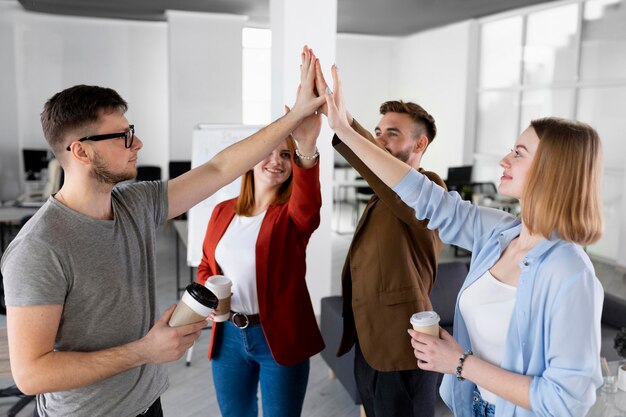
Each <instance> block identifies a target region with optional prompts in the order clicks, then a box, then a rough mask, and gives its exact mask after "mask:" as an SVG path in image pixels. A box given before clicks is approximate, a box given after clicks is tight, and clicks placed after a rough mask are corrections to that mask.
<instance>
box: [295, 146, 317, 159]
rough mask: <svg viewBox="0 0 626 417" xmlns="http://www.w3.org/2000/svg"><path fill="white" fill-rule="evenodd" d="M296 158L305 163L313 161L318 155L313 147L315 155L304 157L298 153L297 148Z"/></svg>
mask: <svg viewBox="0 0 626 417" xmlns="http://www.w3.org/2000/svg"><path fill="white" fill-rule="evenodd" d="M296 156H297V157H298V158H300V159H304V160H305V161H312V160H314V159H317V158H319V157H320V153H319V152H318V150H317V147H315V153H314V154H313V155H311V156H306V155H302V154H301V153H300V151H299V150H298V148H296Z"/></svg>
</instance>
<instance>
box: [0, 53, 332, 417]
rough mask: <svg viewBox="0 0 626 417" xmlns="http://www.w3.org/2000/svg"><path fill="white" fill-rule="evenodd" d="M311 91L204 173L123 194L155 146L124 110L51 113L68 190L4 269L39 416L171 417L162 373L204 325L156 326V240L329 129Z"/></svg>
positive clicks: (307, 75)
mask: <svg viewBox="0 0 626 417" xmlns="http://www.w3.org/2000/svg"><path fill="white" fill-rule="evenodd" d="M304 53H306V54H310V56H312V61H313V62H314V61H315V57H314V55H313V54H312V52H311V51H310V50H308V49H307V48H305V50H304ZM313 84H314V66H313V65H312V66H308V67H305V68H303V69H302V74H301V88H300V89H299V91H298V95H297V98H296V103H295V104H294V106H293V108H292V110H291V111H290V112H289V113H287V114H286V115H284V116H283V117H281V118H280V119H278V120H276V121H275V122H273V123H272V124H270V125H269V126H267V127H265V128H264V129H261V130H260V131H259V132H257V133H256V134H254V135H252V136H251V137H249V138H247V139H244V140H242V141H241V142H238V143H236V144H234V145H232V146H230V147H229V148H227V149H225V150H224V151H222V152H220V153H219V154H218V155H216V156H215V157H214V158H213V159H212V160H210V161H209V162H207V163H206V164H204V165H202V166H200V167H198V168H195V169H193V170H191V171H189V172H187V173H185V174H183V175H181V176H179V177H177V178H175V179H173V180H170V181H167V182H161V181H152V182H140V183H132V184H124V185H121V186H118V187H115V185H116V184H118V183H119V182H122V181H126V180H129V179H132V178H134V177H135V176H136V173H137V169H136V162H137V154H138V152H139V150H140V149H141V148H142V146H143V141H142V140H141V139H140V137H139V136H137V135H136V134H135V129H134V126H133V125H130V124H129V122H128V120H127V119H126V117H125V116H124V113H125V112H126V110H127V104H126V102H125V101H124V100H123V99H122V98H121V97H120V96H119V95H118V94H117V93H116V92H115V91H114V90H111V89H108V88H102V87H93V86H85V85H78V86H74V87H71V88H68V89H66V90H64V91H62V92H60V93H58V94H56V95H54V96H53V97H52V98H51V99H50V100H48V102H47V103H46V104H45V107H44V111H43V113H42V114H41V122H42V126H43V131H44V134H45V137H46V140H47V141H48V143H49V145H50V147H51V148H52V151H53V152H54V154H55V157H56V158H57V159H58V160H59V162H60V164H61V166H62V167H63V169H64V171H65V182H64V184H63V187H62V188H61V190H60V191H59V192H58V193H57V194H55V195H54V196H53V197H51V198H50V199H49V200H48V201H47V202H46V203H45V204H44V206H43V207H42V208H41V209H40V210H39V211H38V212H37V213H36V214H35V216H33V218H32V219H31V220H30V221H29V222H28V223H27V224H26V225H25V226H24V228H23V229H22V230H21V231H20V233H19V234H18V236H17V237H16V239H15V240H14V241H13V242H12V243H11V245H10V246H9V248H8V249H7V251H6V252H5V255H4V257H3V259H2V273H3V275H4V277H5V278H4V284H5V291H6V304H7V306H8V307H7V325H8V336H9V347H10V358H11V367H12V371H13V376H14V379H15V381H16V383H17V385H18V387H19V388H20V389H21V390H22V391H23V392H24V393H26V394H31V395H32V394H37V410H36V412H35V415H40V416H89V417H92V416H116V417H117V416H139V415H142V416H161V415H162V410H161V405H160V401H159V398H160V395H161V394H162V393H163V392H164V391H165V389H166V388H167V385H168V381H167V375H166V369H165V367H163V366H161V365H160V364H163V363H166V362H171V361H174V360H177V359H179V358H180V357H181V356H182V355H183V354H184V352H185V351H186V350H187V348H189V347H190V346H191V345H192V344H193V342H194V341H195V340H196V339H197V338H198V336H199V335H200V330H201V329H202V328H203V327H204V326H205V324H206V323H205V322H201V323H197V324H190V325H187V326H181V327H176V328H171V327H169V326H168V324H167V323H168V321H169V318H170V316H171V314H172V312H173V310H174V307H175V306H171V307H170V308H169V309H167V310H166V311H165V313H163V315H161V317H160V318H159V317H158V315H157V307H156V297H155V291H156V290H155V281H154V276H155V274H156V271H155V269H156V260H155V256H156V247H155V246H156V231H157V227H159V226H161V225H163V224H164V223H165V221H166V220H167V219H171V218H174V217H176V216H178V215H180V214H182V213H184V212H185V211H187V210H188V209H189V208H191V207H192V206H193V205H195V204H197V203H198V202H200V201H202V200H204V199H205V198H207V197H208V196H210V195H211V194H213V193H214V192H216V191H217V190H218V189H219V188H220V187H222V186H224V185H226V184H228V183H230V182H231V181H233V180H234V179H236V178H237V177H239V176H240V175H242V174H243V173H244V172H245V171H247V170H248V169H250V167H252V166H254V165H255V164H256V163H257V162H259V161H260V160H262V159H263V158H264V157H266V156H267V155H268V154H269V153H271V152H272V150H273V149H274V148H275V147H276V146H277V145H278V144H279V142H281V141H283V140H284V139H285V137H287V136H288V135H289V134H290V132H291V131H292V130H294V128H296V127H297V126H298V125H299V123H300V122H301V121H302V120H304V119H305V118H306V117H309V116H310V117H319V116H315V115H313V114H314V112H315V110H316V109H317V108H318V107H319V106H320V105H321V104H322V101H323V98H322V99H320V100H317V101H314V100H311V99H310V98H311V97H312V96H314V92H313ZM308 151H309V150H306V152H308ZM310 151H311V152H310V153H311V154H312V153H313V150H310Z"/></svg>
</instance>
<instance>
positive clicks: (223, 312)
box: [204, 275, 233, 321]
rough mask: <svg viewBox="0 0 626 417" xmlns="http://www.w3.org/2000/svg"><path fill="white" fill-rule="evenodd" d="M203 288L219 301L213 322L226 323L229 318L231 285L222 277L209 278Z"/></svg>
mask: <svg viewBox="0 0 626 417" xmlns="http://www.w3.org/2000/svg"><path fill="white" fill-rule="evenodd" d="M204 286H205V287H207V288H208V289H209V290H211V291H212V292H213V293H214V294H215V295H216V296H217V298H218V299H219V303H218V305H217V308H216V309H215V318H214V319H213V321H226V320H228V318H229V317H230V296H231V294H232V293H231V288H232V286H233V283H232V281H231V280H230V279H228V278H226V277H225V276H224V275H213V276H211V277H209V278H208V279H207V280H206V282H205V283H204Z"/></svg>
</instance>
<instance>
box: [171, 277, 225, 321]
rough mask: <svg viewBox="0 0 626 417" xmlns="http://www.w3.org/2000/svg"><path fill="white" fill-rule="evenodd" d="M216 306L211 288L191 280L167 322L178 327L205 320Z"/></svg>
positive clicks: (216, 300) (216, 299)
mask: <svg viewBox="0 0 626 417" xmlns="http://www.w3.org/2000/svg"><path fill="white" fill-rule="evenodd" d="M217 306H218V298H217V296H216V295H215V294H213V292H211V290H209V289H208V288H206V287H204V286H202V285H200V284H198V283H197V282H192V283H191V284H189V285H187V288H186V289H185V292H184V294H183V296H182V297H181V299H180V301H179V302H178V305H177V306H176V309H175V310H174V312H173V313H172V317H170V321H169V323H168V324H169V325H170V326H171V327H178V326H184V325H186V324H191V323H198V322H200V321H202V320H206V318H207V317H208V316H209V314H211V312H212V311H213V309H215V308H216V307H217Z"/></svg>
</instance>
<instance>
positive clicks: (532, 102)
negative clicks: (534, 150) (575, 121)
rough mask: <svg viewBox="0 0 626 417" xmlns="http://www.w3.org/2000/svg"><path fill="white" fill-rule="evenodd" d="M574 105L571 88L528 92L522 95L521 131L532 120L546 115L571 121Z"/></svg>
mask: <svg viewBox="0 0 626 417" xmlns="http://www.w3.org/2000/svg"><path fill="white" fill-rule="evenodd" d="M573 104H574V89H573V88H554V89H539V90H529V91H525V92H524V93H522V101H521V103H520V106H521V109H520V110H521V113H520V126H519V130H520V131H522V130H524V129H526V128H527V127H528V126H529V125H530V121H531V120H533V119H539V118H540V117H545V116H546V115H548V114H549V115H552V116H557V117H565V118H567V119H571V118H572V117H573V115H572V109H573Z"/></svg>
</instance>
